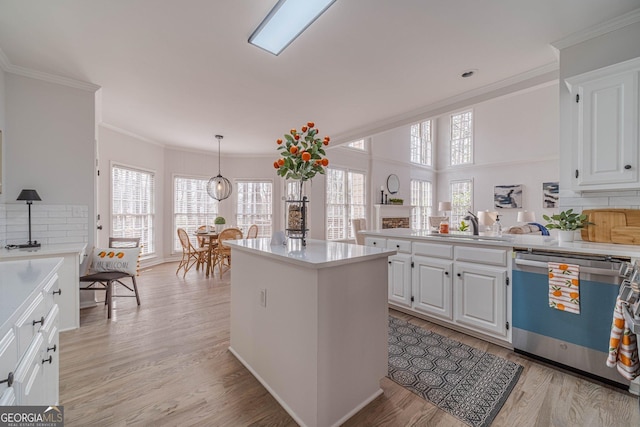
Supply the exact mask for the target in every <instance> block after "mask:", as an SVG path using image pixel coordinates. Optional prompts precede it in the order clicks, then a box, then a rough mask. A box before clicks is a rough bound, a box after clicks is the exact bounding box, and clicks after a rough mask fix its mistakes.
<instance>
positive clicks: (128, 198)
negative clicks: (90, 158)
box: [111, 165, 155, 255]
mask: <svg viewBox="0 0 640 427" xmlns="http://www.w3.org/2000/svg"><path fill="white" fill-rule="evenodd" d="M154 181H155V174H154V173H153V172H151V171H145V170H140V169H135V168H130V167H127V166H122V165H112V166H111V235H112V237H139V238H140V245H142V251H141V253H142V254H143V255H149V254H152V253H154V252H155V242H154V235H153V226H154V223H153V221H154V206H153V200H154V196H155V188H154Z"/></svg>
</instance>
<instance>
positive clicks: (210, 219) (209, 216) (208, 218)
mask: <svg viewBox="0 0 640 427" xmlns="http://www.w3.org/2000/svg"><path fill="white" fill-rule="evenodd" d="M177 179H191V180H198V181H203V182H205V186H204V189H203V190H204V192H205V194H206V197H207V198H209V199H211V203H214V205H215V209H214V210H213V211H211V212H208V211H206V212H203V213H201V214H197V216H199V217H203V218H204V219H202V220H200V221H197V223H196V225H194V226H191V227H184V229H185V230H186V231H187V234H188V235H189V240H191V243H192V244H193V245H194V246H196V247H197V238H196V236H194V235H193V233H194V232H195V231H196V230H197V228H198V227H200V226H201V225H210V226H213V225H215V224H214V220H215V219H216V217H217V216H218V215H219V213H220V202H218V201H217V200H215V199H213V198H212V197H211V196H209V194H207V188H206V183H207V182H208V181H209V179H210V177H206V176H197V175H187V174H177V173H176V174H173V175H172V177H171V186H172V193H171V196H172V206H173V210H172V212H173V215H172V221H173V230H174V232H173V234H172V235H173V245H172V248H171V253H177V252H180V251H181V250H182V246H181V245H180V239H179V238H178V233H177V231H176V230H177V229H178V225H177V221H176V218H177V216H178V215H189V214H187V213H184V212H180V213H178V212H176V195H177V188H176V180H177ZM205 210H206V209H205ZM191 215H193V214H191Z"/></svg>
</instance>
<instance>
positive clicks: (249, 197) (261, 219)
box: [236, 181, 273, 237]
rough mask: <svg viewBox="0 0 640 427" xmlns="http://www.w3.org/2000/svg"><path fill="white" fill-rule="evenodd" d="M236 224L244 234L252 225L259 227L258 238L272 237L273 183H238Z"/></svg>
mask: <svg viewBox="0 0 640 427" xmlns="http://www.w3.org/2000/svg"><path fill="white" fill-rule="evenodd" d="M236 185H237V187H238V195H237V204H236V223H237V225H238V227H240V228H241V229H242V232H243V233H246V232H247V230H249V227H250V226H251V225H252V224H256V225H257V226H258V237H271V234H272V229H273V225H272V216H273V182H271V181H238V182H237V183H236Z"/></svg>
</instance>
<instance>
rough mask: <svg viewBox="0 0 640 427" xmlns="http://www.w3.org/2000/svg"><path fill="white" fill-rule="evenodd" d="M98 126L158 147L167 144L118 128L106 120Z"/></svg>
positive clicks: (164, 146)
mask: <svg viewBox="0 0 640 427" xmlns="http://www.w3.org/2000/svg"><path fill="white" fill-rule="evenodd" d="M98 126H100V127H102V128H105V129H108V130H110V131H113V132H116V133H119V134H121V135H125V136H128V137H130V138H134V139H137V140H139V141H142V142H146V143H148V144H152V145H157V146H158V147H163V148H167V146H166V145H165V144H163V143H161V142H158V141H154V140H153V139H149V138H146V137H144V136H140V135H138V134H137V133H134V132H131V131H128V130H126V129H122V128H119V127H118V126H114V125H112V124H109V123H106V122H100V124H98Z"/></svg>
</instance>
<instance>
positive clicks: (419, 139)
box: [411, 120, 433, 166]
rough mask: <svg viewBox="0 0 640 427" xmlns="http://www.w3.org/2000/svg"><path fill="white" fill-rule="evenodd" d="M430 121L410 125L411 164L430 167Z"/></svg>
mask: <svg viewBox="0 0 640 427" xmlns="http://www.w3.org/2000/svg"><path fill="white" fill-rule="evenodd" d="M431 134H432V132H431V120H425V121H424V122H421V123H416V124H414V125H411V162H412V163H418V164H421V165H426V166H431V164H432V163H431V157H432V156H431V149H432V146H433V144H432V140H431Z"/></svg>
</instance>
